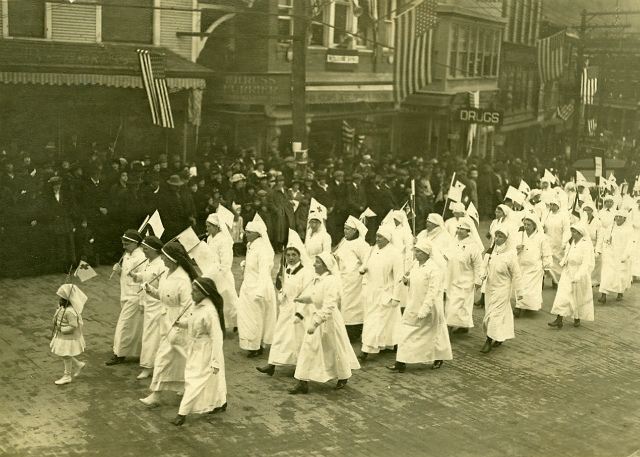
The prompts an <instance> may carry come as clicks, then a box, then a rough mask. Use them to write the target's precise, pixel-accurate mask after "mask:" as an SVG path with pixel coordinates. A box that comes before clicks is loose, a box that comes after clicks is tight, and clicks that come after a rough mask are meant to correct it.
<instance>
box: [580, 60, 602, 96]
mask: <svg viewBox="0 0 640 457" xmlns="http://www.w3.org/2000/svg"><path fill="white" fill-rule="evenodd" d="M596 92H598V67H586V68H585V69H584V70H583V71H582V78H581V80H580V98H581V99H582V103H584V104H585V105H593V100H594V97H595V95H596Z"/></svg>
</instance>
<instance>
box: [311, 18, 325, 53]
mask: <svg viewBox="0 0 640 457" xmlns="http://www.w3.org/2000/svg"><path fill="white" fill-rule="evenodd" d="M321 22H324V14H323V13H318V14H317V15H316V16H315V17H314V18H313V22H311V29H310V33H309V34H310V35H311V41H310V42H309V44H311V45H313V46H326V45H327V44H326V42H325V26H324V25H323V24H321Z"/></svg>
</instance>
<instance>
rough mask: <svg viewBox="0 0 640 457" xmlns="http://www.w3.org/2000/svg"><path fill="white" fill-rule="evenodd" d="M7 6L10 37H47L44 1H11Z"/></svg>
mask: <svg viewBox="0 0 640 457" xmlns="http://www.w3.org/2000/svg"><path fill="white" fill-rule="evenodd" d="M7 5H8V10H9V11H8V12H7V13H8V14H7V21H8V25H9V36H11V37H22V38H44V37H45V27H44V22H45V21H44V19H45V4H44V2H43V1H42V0H19V1H17V0H9V1H8V2H7Z"/></svg>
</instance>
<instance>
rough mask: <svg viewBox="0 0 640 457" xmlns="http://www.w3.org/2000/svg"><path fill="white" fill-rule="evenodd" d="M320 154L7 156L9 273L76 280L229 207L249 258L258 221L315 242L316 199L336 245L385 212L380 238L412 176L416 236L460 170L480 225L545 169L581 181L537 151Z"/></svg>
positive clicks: (0, 245) (2, 245)
mask: <svg viewBox="0 0 640 457" xmlns="http://www.w3.org/2000/svg"><path fill="white" fill-rule="evenodd" d="M311 156H312V157H311V159H310V160H309V162H308V163H299V162H296V160H295V159H294V157H293V156H291V155H284V156H281V155H280V154H279V153H278V152H277V151H273V152H269V153H266V154H264V155H263V156H259V154H258V153H257V151H256V150H255V149H254V148H249V149H244V150H241V151H237V153H231V152H227V151H225V153H224V154H222V153H221V152H219V151H218V152H217V153H211V154H208V153H202V154H200V155H199V157H198V158H197V159H196V160H194V161H189V162H187V163H185V162H183V160H182V158H181V157H180V156H179V155H169V156H167V155H166V154H158V156H157V157H149V156H146V157H142V158H140V159H139V160H130V161H127V160H125V159H124V158H119V157H117V155H114V154H113V152H103V153H101V152H99V150H97V149H96V148H90V149H88V150H87V151H80V152H78V153H76V154H75V155H74V156H73V157H68V156H64V157H61V156H60V155H59V154H57V153H56V151H55V150H54V149H49V150H45V151H44V152H41V153H39V154H36V155H33V156H32V154H30V153H29V152H26V151H22V152H20V153H19V154H8V153H6V152H4V151H3V152H2V156H1V158H0V161H1V162H0V170H1V172H2V174H1V175H0V208H2V210H1V212H0V253H1V254H0V256H1V259H0V262H1V264H2V266H3V268H2V271H1V273H0V274H1V275H2V276H12V277H18V276H25V275H38V274H45V273H52V272H68V271H69V269H70V266H71V265H77V263H78V262H79V261H80V260H85V261H87V262H88V263H90V264H92V265H94V266H95V265H99V264H113V263H114V262H116V261H117V260H118V259H119V258H120V255H121V254H122V247H121V246H120V236H121V234H122V233H123V232H124V231H125V230H126V229H129V228H138V227H139V226H140V224H141V223H142V221H143V220H144V218H145V217H146V216H147V215H150V214H152V213H153V212H154V211H155V210H158V211H159V213H160V216H161V218H162V222H163V224H164V226H165V233H164V234H163V236H162V239H163V240H164V241H167V240H169V239H171V238H173V237H174V236H176V235H177V234H178V233H180V232H181V231H182V230H184V229H185V228H187V227H189V226H192V227H194V229H195V230H196V233H198V234H204V232H205V219H206V217H207V215H208V214H210V213H211V212H215V211H216V208H217V207H218V205H224V206H226V207H227V208H228V209H230V210H232V211H233V212H234V213H235V214H236V225H237V227H235V230H234V234H235V235H234V236H236V237H237V239H236V241H237V249H236V253H237V254H242V248H243V240H242V227H243V226H244V225H246V224H247V223H248V222H249V221H250V220H252V219H253V217H254V216H255V214H256V213H258V214H260V216H261V217H262V218H263V219H264V220H265V222H266V224H267V227H268V230H269V237H270V239H271V241H272V243H273V244H274V248H275V249H276V250H281V249H282V246H283V244H284V243H285V242H286V236H287V233H288V229H289V228H292V229H294V230H296V231H297V232H298V233H299V234H300V236H301V237H302V239H304V237H305V232H306V223H307V214H308V212H309V205H310V201H311V198H315V199H316V200H317V201H318V202H319V203H321V204H322V205H324V206H326V207H327V209H328V213H329V216H328V220H327V230H328V231H329V233H330V234H331V236H332V239H333V243H334V244H335V243H338V242H339V241H340V239H341V238H342V227H343V224H344V221H345V220H346V219H347V217H348V216H349V215H352V216H355V217H358V216H360V215H361V214H362V213H363V212H364V211H365V209H366V208H370V209H371V210H372V211H373V212H374V213H375V214H376V215H377V216H376V217H370V218H368V219H367V225H368V226H369V228H370V231H369V237H370V238H371V239H370V242H372V241H373V237H375V229H376V228H377V225H378V224H379V223H380V222H381V220H382V218H384V216H385V215H386V214H387V213H388V212H389V210H391V209H400V208H403V207H405V204H407V202H408V201H409V200H410V192H411V181H412V180H415V189H416V195H415V208H414V210H415V216H416V217H415V230H416V231H420V230H421V229H423V228H424V225H425V220H426V216H427V214H429V213H430V212H438V213H443V212H444V211H445V210H446V208H445V202H446V194H447V191H448V188H449V186H450V184H451V179H452V176H453V174H454V173H455V179H456V181H459V182H461V183H462V184H464V185H465V189H464V193H463V199H464V201H465V203H466V204H469V202H473V203H474V205H475V206H476V208H477V209H478V212H479V214H480V217H481V218H489V217H492V214H493V211H494V209H495V207H496V205H498V204H499V203H501V202H502V200H503V198H504V194H505V192H506V189H507V188H508V186H509V185H512V186H514V187H518V186H519V183H520V181H521V180H524V181H526V182H527V183H528V184H529V185H530V186H531V187H532V188H533V187H536V186H537V184H538V181H539V178H540V176H541V175H542V174H543V173H544V170H545V168H549V169H553V170H554V172H555V173H556V174H558V175H559V176H560V177H561V179H563V180H569V176H570V175H571V174H572V173H573V171H572V170H571V169H570V168H569V166H568V165H567V164H566V162H565V161H564V160H563V159H562V158H558V159H553V160H551V161H550V162H549V163H544V164H542V163H540V162H539V160H538V158H536V157H535V156H534V155H533V154H532V155H531V156H530V157H528V158H525V159H519V158H516V159H509V160H505V161H503V162H489V161H487V160H484V159H471V160H465V159H463V158H460V157H459V156H455V155H453V154H445V155H442V156H440V157H437V158H435V157H429V156H426V155H425V156H424V157H402V156H399V155H391V154H388V155H385V156H381V157H376V158H375V159H374V158H372V157H371V155H369V154H367V153H349V152H347V153H346V154H344V155H343V156H341V157H328V158H326V159H323V160H318V161H315V162H314V161H313V153H311ZM405 208H406V207H405ZM408 212H409V211H408ZM411 214H412V213H411V212H410V215H411ZM416 233H417V232H416Z"/></svg>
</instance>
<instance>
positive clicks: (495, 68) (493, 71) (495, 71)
mask: <svg viewBox="0 0 640 457" xmlns="http://www.w3.org/2000/svg"><path fill="white" fill-rule="evenodd" d="M501 39H502V33H501V32H495V33H494V34H493V65H492V67H491V76H497V75H498V60H499V59H500V54H499V53H498V51H500V40H501Z"/></svg>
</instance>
